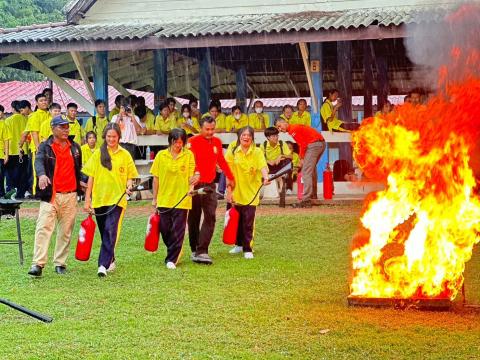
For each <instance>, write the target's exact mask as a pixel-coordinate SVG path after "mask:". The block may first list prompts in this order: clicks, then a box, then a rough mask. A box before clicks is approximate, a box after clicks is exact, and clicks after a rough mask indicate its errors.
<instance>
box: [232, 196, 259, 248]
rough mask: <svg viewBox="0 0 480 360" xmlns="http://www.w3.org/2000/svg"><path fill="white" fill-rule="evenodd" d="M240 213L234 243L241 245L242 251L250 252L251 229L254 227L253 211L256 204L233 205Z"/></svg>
mask: <svg viewBox="0 0 480 360" xmlns="http://www.w3.org/2000/svg"><path fill="white" fill-rule="evenodd" d="M235 208H236V209H237V210H238V213H239V214H240V219H239V221H238V229H237V241H236V243H235V244H236V245H237V246H241V247H243V252H252V246H253V231H254V228H255V211H256V210H257V207H256V206H252V205H245V206H244V205H235Z"/></svg>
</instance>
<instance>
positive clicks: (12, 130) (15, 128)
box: [5, 114, 27, 155]
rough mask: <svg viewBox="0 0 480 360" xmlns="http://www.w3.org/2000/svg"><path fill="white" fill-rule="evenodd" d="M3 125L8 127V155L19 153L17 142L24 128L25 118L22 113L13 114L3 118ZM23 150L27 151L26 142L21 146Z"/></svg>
mask: <svg viewBox="0 0 480 360" xmlns="http://www.w3.org/2000/svg"><path fill="white" fill-rule="evenodd" d="M5 126H6V127H7V128H8V132H9V134H10V137H11V138H10V146H9V149H8V152H9V154H10V155H19V154H20V151H19V150H20V149H19V148H18V143H19V142H20V139H21V137H22V134H23V131H24V130H25V126H27V118H26V117H25V116H23V115H22V114H13V115H12V116H10V117H8V118H7V119H5ZM23 150H24V151H27V144H25V145H24V146H23Z"/></svg>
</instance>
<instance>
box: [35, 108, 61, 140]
mask: <svg viewBox="0 0 480 360" xmlns="http://www.w3.org/2000/svg"><path fill="white" fill-rule="evenodd" d="M48 111H49V112H50V118H51V119H53V118H54V117H56V116H58V115H60V113H61V112H62V107H61V106H60V104H57V103H52V104H51V105H50V107H49V108H48ZM50 121H51V120H50ZM50 121H44V123H43V124H42V126H40V133H39V135H40V142H44V141H45V140H47V139H48V138H49V137H50V135H52V134H53V133H52V127H51V126H50Z"/></svg>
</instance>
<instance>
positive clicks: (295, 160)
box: [287, 141, 300, 195]
mask: <svg viewBox="0 0 480 360" xmlns="http://www.w3.org/2000/svg"><path fill="white" fill-rule="evenodd" d="M287 145H288V149H289V150H290V153H291V154H292V165H293V169H292V173H291V175H290V176H288V177H287V195H291V194H292V191H293V183H294V182H295V181H297V177H298V173H299V172H300V156H299V155H298V146H297V144H295V143H293V142H291V141H287Z"/></svg>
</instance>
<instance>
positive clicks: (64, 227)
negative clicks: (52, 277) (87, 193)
mask: <svg viewBox="0 0 480 360" xmlns="http://www.w3.org/2000/svg"><path fill="white" fill-rule="evenodd" d="M76 212H77V193H76V192H72V193H68V194H61V193H56V194H55V200H54V201H53V203H48V202H45V201H41V202H40V211H39V213H38V219H37V227H36V229H35V246H34V250H33V261H32V263H33V264H34V265H39V266H41V267H44V266H45V264H46V263H47V260H48V247H49V245H50V239H51V237H52V234H53V230H54V229H55V224H58V226H57V242H56V244H55V253H54V257H53V263H54V264H55V266H65V263H66V261H67V257H68V251H69V247H70V239H71V237H72V230H73V226H74V224H75V215H76Z"/></svg>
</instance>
